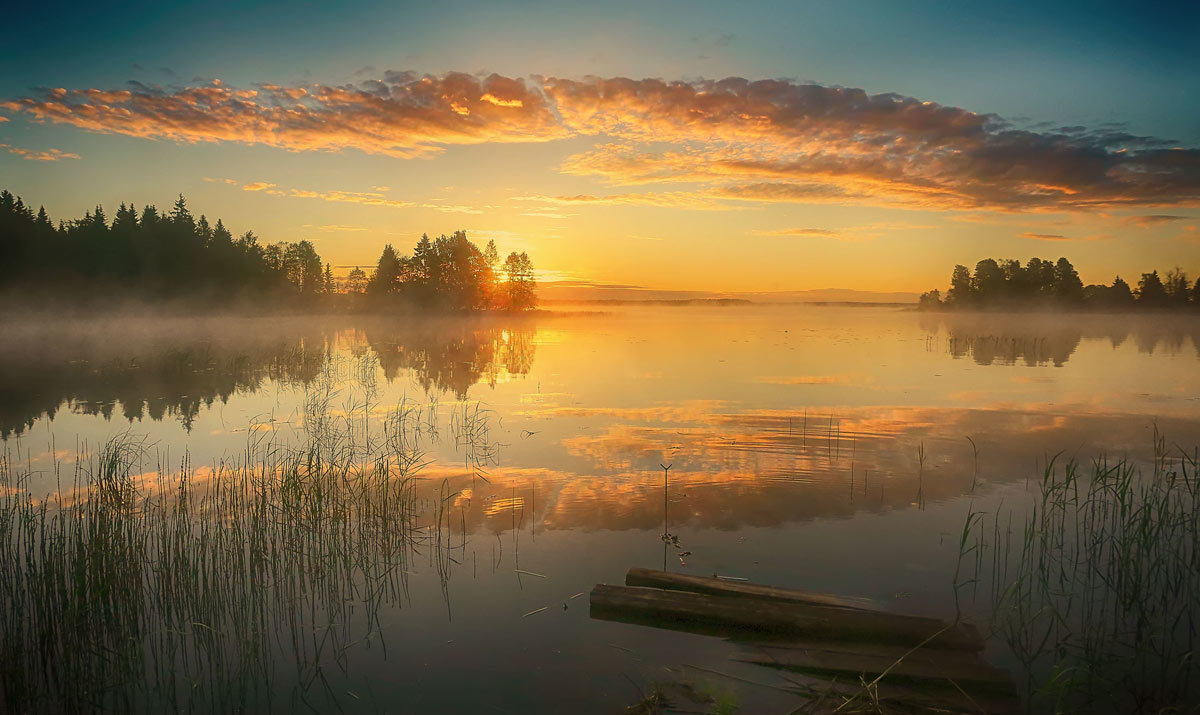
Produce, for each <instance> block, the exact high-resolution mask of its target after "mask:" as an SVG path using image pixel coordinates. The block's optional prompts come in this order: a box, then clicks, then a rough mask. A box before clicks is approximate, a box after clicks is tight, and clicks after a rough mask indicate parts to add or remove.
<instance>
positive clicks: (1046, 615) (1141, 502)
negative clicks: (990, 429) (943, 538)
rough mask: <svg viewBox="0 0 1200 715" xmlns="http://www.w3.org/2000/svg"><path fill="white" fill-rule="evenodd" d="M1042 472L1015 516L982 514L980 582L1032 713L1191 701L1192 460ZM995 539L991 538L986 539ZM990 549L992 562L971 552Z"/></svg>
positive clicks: (1194, 584)
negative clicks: (1025, 505)
mask: <svg viewBox="0 0 1200 715" xmlns="http://www.w3.org/2000/svg"><path fill="white" fill-rule="evenodd" d="M1154 440H1155V456H1154V462H1153V467H1152V468H1151V469H1150V470H1149V471H1148V472H1146V471H1143V470H1140V469H1138V468H1137V467H1135V466H1134V465H1133V464H1131V463H1129V462H1128V461H1125V460H1120V461H1116V462H1110V461H1108V460H1106V459H1100V460H1097V461H1095V462H1093V463H1092V464H1091V466H1090V468H1088V469H1085V468H1083V467H1081V466H1080V464H1079V463H1077V462H1075V461H1068V462H1066V463H1065V464H1062V465H1060V464H1058V463H1057V460H1054V459H1052V460H1050V461H1049V463H1048V464H1047V466H1046V468H1045V471H1044V474H1043V476H1042V479H1041V483H1040V485H1039V487H1038V490H1037V492H1036V494H1034V495H1033V496H1034V501H1033V504H1032V506H1031V508H1030V509H1029V511H1028V512H1027V513H1025V515H1024V522H1023V523H1022V522H1021V520H1020V516H1019V515H1017V516H1014V511H1013V510H1012V509H1011V508H1010V509H1009V510H1007V511H1001V512H998V513H996V514H993V515H989V516H991V519H990V522H991V523H990V525H989V524H988V523H987V521H989V519H987V518H986V517H983V518H981V516H980V514H979V513H972V514H971V515H969V516H968V520H967V525H966V528H965V531H964V543H965V542H966V540H967V539H968V536H967V535H965V532H966V531H975V532H976V537H975V538H976V539H977V543H978V546H979V547H980V548H979V550H977V551H975V552H974V555H975V556H976V557H977V558H975V559H973V560H974V562H975V569H976V574H975V577H976V581H975V583H976V584H977V585H979V586H981V589H980V592H981V593H983V594H985V596H986V597H987V600H988V604H989V605H990V608H991V612H992V626H993V634H994V635H996V636H998V637H999V638H1000V639H1001V640H1002V641H1003V643H1004V644H1006V645H1007V647H1008V648H1009V649H1010V650H1011V652H1012V654H1013V655H1014V656H1015V658H1016V659H1017V660H1018V661H1019V663H1020V665H1021V669H1022V671H1023V673H1022V676H1023V679H1024V683H1025V686H1026V696H1027V702H1028V705H1029V708H1030V709H1031V710H1036V711H1055V712H1064V711H1076V712H1079V711H1099V712H1160V711H1162V710H1164V709H1168V708H1172V707H1175V706H1184V705H1188V704H1189V703H1196V702H1200V662H1197V659H1196V654H1195V648H1196V646H1197V645H1200V511H1198V508H1200V472H1198V467H1200V460H1198V458H1197V454H1196V453H1192V454H1188V453H1186V452H1184V451H1182V450H1179V451H1178V452H1177V453H1175V454H1169V453H1168V451H1167V449H1166V447H1165V441H1164V440H1163V439H1162V437H1161V436H1160V435H1159V434H1158V433H1157V430H1156V431H1155V438H1154ZM988 541H990V542H991V543H990V544H989V543H987V542H988ZM985 546H986V547H989V548H990V551H991V555H990V564H989V563H988V559H987V558H982V557H980V554H981V553H982V550H983V547H985Z"/></svg>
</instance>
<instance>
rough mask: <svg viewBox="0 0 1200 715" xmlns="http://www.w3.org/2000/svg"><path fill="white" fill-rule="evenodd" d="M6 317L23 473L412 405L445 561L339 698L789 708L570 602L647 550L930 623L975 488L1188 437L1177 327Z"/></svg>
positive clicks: (1189, 367) (12, 423)
mask: <svg viewBox="0 0 1200 715" xmlns="http://www.w3.org/2000/svg"><path fill="white" fill-rule="evenodd" d="M4 333H5V345H4V347H2V348H0V434H3V435H4V440H5V441H4V445H3V446H4V449H5V450H6V452H7V454H8V459H9V460H10V462H12V463H17V464H23V465H25V469H26V470H28V471H29V472H30V473H31V474H32V476H31V478H30V480H29V482H28V484H27V485H26V487H27V488H28V489H29V490H30V491H32V492H34V493H35V494H37V495H44V494H50V493H52V492H54V491H55V490H56V489H58V488H59V487H60V486H61V484H62V481H63V479H64V476H63V475H64V474H67V475H69V474H70V472H71V465H72V463H73V460H75V459H76V455H77V454H79V453H80V452H85V453H86V452H88V451H94V449H95V448H96V446H97V445H100V444H102V443H103V442H104V441H106V440H108V439H110V438H112V437H113V436H114V435H118V434H121V433H126V432H128V433H130V434H131V435H134V436H136V438H137V439H138V440H139V441H140V443H141V444H142V445H143V449H144V455H145V456H144V465H143V467H142V469H143V471H145V472H153V471H155V470H157V469H158V468H159V465H162V464H167V465H170V464H175V463H177V462H178V461H179V460H180V459H181V458H182V457H183V455H185V454H186V455H187V456H188V457H189V458H190V460H191V463H192V465H194V466H196V467H197V468H199V469H203V468H204V466H205V465H210V466H215V465H218V464H219V463H221V461H222V460H229V459H232V458H235V457H236V456H237V455H239V454H242V453H244V452H245V451H246V447H247V444H248V443H255V444H260V443H261V442H262V441H263V440H277V441H279V442H280V443H281V444H286V443H289V442H295V441H299V440H302V439H303V438H304V436H305V434H306V430H307V429H311V427H312V425H311V424H306V419H311V415H312V414H313V413H312V406H313V405H314V404H315V403H320V404H322V405H324V406H325V408H326V410H327V413H328V414H329V415H332V417H333V418H334V419H339V418H340V419H342V420H347V421H354V424H355V425H356V426H355V429H361V430H363V432H364V433H372V430H379V429H381V428H382V422H383V420H384V419H385V417H386V415H387V414H388V412H389V411H394V410H395V409H396V408H397V406H402V408H403V409H414V410H420V411H422V414H424V415H426V422H425V423H426V424H427V425H428V426H429V429H428V431H427V433H426V434H425V436H424V438H423V442H422V445H423V449H424V450H425V454H426V461H427V462H428V464H427V466H426V467H425V468H424V469H423V470H422V471H421V473H420V477H421V481H420V482H419V484H418V494H419V496H420V498H421V502H420V504H421V511H420V514H419V518H420V519H424V520H426V522H428V523H432V521H433V519H434V518H435V517H434V515H435V512H436V503H437V501H438V496H437V495H438V493H439V489H442V488H443V484H445V487H444V488H446V489H447V490H448V493H450V494H452V495H453V497H452V499H451V502H450V504H451V506H450V509H451V512H452V513H453V514H454V515H455V516H454V518H452V519H447V523H448V524H449V525H450V526H449V528H450V530H451V531H453V532H454V534H455V537H454V538H455V541H454V544H455V547H454V548H455V552H454V559H453V561H452V562H451V564H452V565H451V566H450V567H449V574H448V578H446V577H447V574H445V573H439V569H437V568H435V567H434V563H433V559H432V557H430V559H429V562H428V563H421V562H420V560H418V563H417V564H416V566H415V567H414V569H413V573H412V574H411V577H410V583H409V588H408V592H407V594H406V595H405V597H404V598H402V599H400V600H398V601H397V602H396V603H394V604H388V605H387V606H386V607H385V608H384V609H383V610H382V612H381V614H380V619H381V620H380V624H381V625H380V627H379V629H378V632H377V633H374V634H372V635H371V637H370V638H367V639H364V640H363V641H361V642H359V643H357V644H356V645H353V646H350V647H347V648H346V649H345V650H344V657H342V658H336V659H330V661H329V663H327V664H326V666H327V667H326V668H325V670H326V671H327V672H328V678H327V679H328V680H329V682H330V685H329V688H328V692H325V693H323V694H321V693H317V694H313V695H312V697H313V698H314V699H315V702H320V699H319V698H320V697H336V698H337V699H338V701H339V702H340V703H341V705H342V706H343V707H346V708H347V709H349V710H383V711H392V712H429V711H431V710H437V709H459V710H464V711H473V712H488V711H494V712H528V711H545V712H561V711H564V709H566V708H567V707H568V706H570V707H571V708H572V709H573V710H576V711H595V712H613V711H614V710H619V709H620V708H621V707H624V706H625V705H628V704H630V703H632V702H634V701H636V700H637V699H638V698H639V697H640V696H641V694H643V692H644V691H645V690H646V689H647V688H648V687H649V686H650V684H651V683H653V682H655V681H658V680H663V679H667V678H677V677H682V676H681V675H680V673H689V676H688V677H691V678H693V679H695V680H696V681H698V682H701V683H703V684H706V687H709V686H710V687H713V688H716V689H729V690H733V691H736V697H737V698H738V700H739V702H740V703H741V704H742V705H743V707H745V708H747V709H749V710H753V708H754V707H758V706H762V707H766V706H768V705H770V706H771V707H785V706H786V704H787V703H788V702H789V701H788V700H787V697H786V696H782V695H781V694H780V693H778V692H777V691H773V690H771V689H769V688H755V687H753V686H747V685H746V684H744V683H739V682H737V681H732V680H729V679H725V678H722V677H721V676H718V675H714V674H712V673H710V672H708V670H701V669H709V670H717V671H721V672H725V673H730V674H740V675H742V676H744V677H749V678H751V679H757V680H761V681H764V682H773V678H775V676H774V675H772V674H771V673H766V672H761V671H759V670H758V669H755V668H753V667H752V666H741V665H739V664H736V663H731V662H729V661H728V656H729V654H730V649H729V646H728V645H726V644H724V643H723V642H721V641H717V640H715V639H710V638H705V637H702V636H694V635H685V634H680V633H673V632H669V631H659V630H654V629H649V628H644V627H639V626H632V625H625V624H617V623H610V622H604V621H597V620H592V619H590V618H589V615H588V608H587V597H586V592H587V591H589V590H590V589H591V587H592V586H593V585H594V584H596V583H597V582H609V583H619V582H622V580H623V576H624V573H625V571H626V570H627V569H628V568H630V567H632V566H646V567H656V568H664V567H665V568H668V569H670V570H675V571H681V572H685V573H692V574H698V575H712V574H720V575H725V576H733V577H738V578H746V579H750V580H753V581H759V582H763V583H771V584H777V585H781V586H794V587H802V588H808V589H813V590H820V591H829V592H834V593H841V594H847V595H855V596H865V597H868V598H872V599H875V600H876V601H878V602H879V603H881V604H882V605H884V606H886V607H889V608H894V609H897V610H902V611H908V612H913V613H921V614H927V615H934V616H939V617H949V616H952V615H953V613H954V608H955V605H954V600H955V599H954V595H955V594H954V589H953V588H952V587H951V581H952V578H953V573H954V569H955V564H956V560H957V554H958V548H959V546H958V542H957V534H958V532H959V530H960V529H961V525H962V522H963V519H964V517H965V515H966V513H967V510H968V509H969V508H975V509H988V508H994V507H995V506H996V505H997V503H998V502H999V501H1000V500H1008V502H1009V503H1018V502H1020V500H1021V499H1022V498H1023V495H1025V494H1026V493H1027V491H1026V489H1027V483H1028V481H1029V480H1030V479H1031V478H1037V477H1038V476H1040V474H1041V472H1042V470H1043V468H1044V465H1045V464H1046V462H1047V460H1048V459H1050V458H1053V457H1055V456H1056V455H1057V458H1058V459H1068V458H1078V459H1081V460H1088V459H1093V458H1100V457H1102V456H1109V457H1113V458H1119V457H1125V458H1129V459H1131V460H1133V461H1136V462H1139V463H1148V462H1149V461H1150V460H1151V459H1152V458H1153V450H1152V434H1153V431H1154V429H1156V428H1157V429H1158V430H1159V431H1160V432H1161V433H1163V434H1165V435H1166V436H1167V438H1168V440H1169V441H1170V442H1171V443H1178V444H1180V445H1195V444H1200V369H1198V368H1200V320H1198V319H1197V318H1195V317H1179V316H1174V317H1172V316H1164V317H1148V316H1144V315H1142V316H1097V315H1083V316H1079V315H1076V316H1028V315H973V316H958V315H932V314H920V313H916V312H912V311H907V310H899V309H895V308H851V307H832V306H810V307H803V306H793V307H653V308H644V307H616V308H612V309H608V310H606V311H605V312H603V313H598V312H592V313H587V312H578V313H571V314H567V313H561V314H557V315H538V316H532V317H523V318H510V319H504V318H452V319H439V320H436V321H414V320H395V321H392V320H386V319H370V320H363V319H349V318H337V317H330V318H312V319H306V318H287V319H277V318H272V319H265V318H260V319H251V318H210V319H204V320H179V319H175V320H167V319H141V320H133V319H122V320H116V319H113V320H104V321H90V322H88V323H82V322H79V323H69V324H62V325H49V326H47V325H46V324H44V322H43V323H38V324H33V323H29V322H16V323H10V324H9V325H7V326H6V327H5V330H4ZM468 423H469V424H470V429H471V431H472V439H471V440H465V439H464V438H463V432H464V425H466V424H468ZM347 424H349V422H347ZM968 438H969V439H968ZM468 442H469V444H468ZM664 466H669V467H670V471H669V473H668V477H669V479H668V480H667V484H666V493H665V499H664V469H663V467H664ZM664 530H665V531H667V532H668V533H669V534H671V535H673V536H674V537H676V538H677V540H678V546H676V545H675V544H674V543H671V544H667V543H665V542H664V540H663V538H662V534H663V532H664ZM688 552H690V553H688ZM443 582H444V585H445V588H443ZM580 593H583V594H584V595H583V596H579V595H578V594H580ZM966 595H967V596H968V598H967V603H965V604H964V607H965V608H966V609H967V610H968V611H969V610H970V603H969V594H966ZM962 596H963V594H960V601H962V598H961V597H962ZM543 608H544V610H540V609H543ZM994 655H995V657H996V658H997V659H999V660H1000V661H1001V662H1003V658H1004V656H1003V654H1002V653H996V654H994ZM685 666H697V667H698V668H700V669H693V670H690V671H689V670H688V669H687V667H685ZM664 668H669V669H671V670H670V671H666V670H664ZM294 686H295V684H294V683H286V682H285V683H281V685H280V688H281V697H288V696H287V695H286V692H287V691H289V689H294ZM322 687H324V686H322ZM347 692H350V693H352V696H346V693H347ZM283 702H286V701H283Z"/></svg>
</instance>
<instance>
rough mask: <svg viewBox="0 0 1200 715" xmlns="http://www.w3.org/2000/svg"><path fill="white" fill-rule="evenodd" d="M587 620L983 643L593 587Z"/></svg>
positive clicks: (961, 627)
mask: <svg viewBox="0 0 1200 715" xmlns="http://www.w3.org/2000/svg"><path fill="white" fill-rule="evenodd" d="M591 606H592V616H593V617H595V618H602V619H605V620H615V621H626V622H634V623H640V624H643V625H652V626H657V627H662V628H673V629H675V630H697V629H696V628H687V627H685V628H678V627H677V626H678V625H680V624H682V625H685V626H687V625H692V626H695V625H699V626H700V627H701V628H700V630H702V631H703V630H706V629H710V628H714V627H715V629H716V630H718V631H719V630H721V629H726V628H731V629H737V630H741V631H751V632H756V633H760V634H767V635H772V636H785V635H786V636H790V637H799V638H805V639H809V640H837V641H868V642H873V643H891V644H895V645H905V646H915V645H918V644H921V643H922V642H925V641H926V640H928V643H926V647H928V648H947V649H961V650H982V648H983V640H982V639H981V638H980V636H979V633H978V631H976V630H975V628H973V627H972V626H970V625H968V624H962V623H960V624H953V625H947V624H946V623H944V622H942V621H938V620H936V619H932V618H921V617H918V616H904V615H898V614H894V613H883V612H880V611H867V610H857V609H848V608H844V607H836V606H826V605H816V604H807V603H783V602H775V601H768V600H763V599H750V598H743V597H736V596H714V595H709V594H701V593H691V592H688V591H667V590H663V589H658V588H645V587H635V586H611V585H608V584H597V585H596V587H595V588H594V589H592V593H591Z"/></svg>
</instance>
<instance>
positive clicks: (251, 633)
mask: <svg viewBox="0 0 1200 715" xmlns="http://www.w3.org/2000/svg"><path fill="white" fill-rule="evenodd" d="M333 397H334V395H333V394H332V393H330V392H326V393H325V394H323V395H312V396H310V399H309V401H308V402H307V403H306V406H305V430H306V432H305V435H304V437H303V438H302V439H301V440H299V443H298V444H286V443H283V442H280V441H276V440H270V439H267V438H266V437H264V436H263V435H264V434H265V433H262V432H256V431H254V430H251V432H250V437H249V439H248V442H247V445H246V448H245V452H244V453H243V454H240V455H238V456H237V457H236V458H233V459H229V460H225V461H223V462H221V463H219V464H217V465H215V466H214V467H213V468H212V469H211V470H199V469H195V468H193V467H192V465H191V464H190V463H189V462H188V460H187V458H186V457H185V458H184V460H183V461H182V462H181V463H179V464H178V466H175V467H171V466H168V465H165V464H158V465H157V469H155V470H153V471H149V472H145V473H144V474H141V467H140V465H139V462H140V461H141V459H142V458H143V457H142V455H143V454H144V450H143V449H142V448H141V445H139V444H137V443H136V442H135V441H133V440H132V439H131V438H129V437H128V436H121V437H117V438H115V439H113V440H112V441H110V442H109V443H108V444H106V445H104V447H103V448H102V449H100V450H99V451H98V453H97V454H95V455H85V456H84V457H83V458H81V459H79V460H77V462H76V469H75V474H74V479H73V481H74V484H73V488H72V487H69V488H68V489H66V490H60V491H59V492H58V493H57V494H56V495H55V496H53V497H51V498H49V499H43V500H39V499H36V498H34V497H33V496H32V495H31V494H30V492H29V491H28V490H27V489H28V486H29V483H28V482H29V478H30V472H29V471H28V470H27V469H25V470H23V469H22V468H21V467H19V466H18V465H16V464H13V463H12V462H11V461H10V460H9V459H8V457H7V456H6V457H5V458H3V459H2V460H0V709H4V710H7V711H14V712H19V711H39V712H46V711H83V710H88V711H90V710H96V709H117V710H121V711H129V710H140V711H147V712H158V711H162V710H164V709H171V710H219V711H234V710H238V711H247V710H248V711H260V710H265V709H283V710H295V709H300V708H302V707H304V706H305V705H307V706H309V707H311V708H314V709H316V710H326V709H329V708H330V707H332V705H333V704H334V703H335V701H336V700H339V699H341V700H344V698H343V697H342V696H343V695H344V694H345V693H343V692H338V693H334V692H333V691H332V689H331V686H330V685H329V680H328V678H327V677H326V674H327V672H333V670H334V669H341V670H343V671H345V670H346V668H347V650H348V649H349V648H350V646H352V645H355V644H362V643H364V642H365V643H366V644H381V645H382V646H383V647H384V648H386V644H385V643H382V638H381V633H380V628H379V621H378V614H379V611H380V608H381V607H383V606H401V605H403V602H404V601H405V599H406V598H407V589H408V575H409V563H410V561H412V560H414V557H416V556H417V555H423V554H424V553H425V552H426V551H427V550H429V549H435V548H437V545H436V544H435V543H434V542H433V541H432V539H431V535H430V533H429V532H428V530H427V529H421V528H419V527H418V526H417V524H416V514H417V506H416V499H415V496H414V479H415V475H416V473H417V471H418V470H419V469H420V468H421V466H422V464H423V463H424V462H423V457H422V454H421V449H420V445H419V437H418V434H419V432H420V431H421V429H422V427H421V422H420V421H421V420H424V419H425V417H424V416H423V415H422V412H423V411H422V410H420V409H417V408H413V407H405V406H403V405H402V406H401V407H400V408H399V409H397V410H394V411H392V412H390V413H388V414H387V416H386V417H385V418H384V419H383V420H382V423H381V429H382V435H381V436H376V437H375V438H373V439H369V438H367V435H365V434H364V432H365V430H363V429H362V427H361V424H362V422H363V421H364V420H365V416H362V418H361V419H360V418H358V417H355V416H354V415H347V416H344V417H343V419H342V420H341V422H340V426H339V422H338V420H337V419H336V418H335V417H334V416H333V415H334V411H332V410H330V409H329V404H330V401H331V400H332V399H333ZM368 405H369V402H368ZM356 425H358V426H357V427H356ZM426 429H427V426H426Z"/></svg>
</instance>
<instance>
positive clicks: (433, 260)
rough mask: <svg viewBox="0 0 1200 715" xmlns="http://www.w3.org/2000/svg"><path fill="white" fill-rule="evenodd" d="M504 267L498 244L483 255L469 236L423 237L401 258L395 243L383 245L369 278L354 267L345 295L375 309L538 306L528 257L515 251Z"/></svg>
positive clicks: (458, 233)
mask: <svg viewBox="0 0 1200 715" xmlns="http://www.w3.org/2000/svg"><path fill="white" fill-rule="evenodd" d="M499 262H500V255H499V253H498V252H497V250H496V242H495V241H488V242H487V246H486V247H485V248H484V249H483V250H480V249H479V247H478V246H476V245H475V244H474V243H472V242H471V241H470V240H468V239H467V232H466V231H455V232H454V233H453V234H451V235H449V236H445V235H442V236H438V237H437V238H436V239H433V240H430V238H429V236H428V235H422V236H421V239H420V240H419V241H417V244H416V246H414V247H413V252H412V255H411V256H401V255H399V254H398V253H396V249H394V248H393V247H392V245H391V244H390V243H389V244H388V245H386V246H384V247H383V253H382V254H380V256H379V262H378V263H377V264H376V266H375V270H374V271H373V272H372V273H371V275H370V276H368V275H367V274H366V272H365V271H363V270H362V269H361V268H358V267H355V268H354V269H353V270H352V271H350V275H349V276H347V280H346V291H347V292H348V293H351V294H357V295H361V296H363V297H365V298H366V301H367V302H368V303H369V304H375V305H380V304H387V303H389V302H397V301H399V302H402V303H408V304H414V305H419V306H424V307H432V308H439V309H444V310H457V311H472V310H496V309H505V310H524V309H526V308H532V307H534V306H535V305H536V304H537V284H536V281H535V279H534V275H533V262H532V261H530V259H529V255H528V254H527V253H525V252H524V251H522V252H521V253H517V252H515V251H514V252H512V253H510V254H508V258H506V259H505V260H504V263H503V264H500V265H498V264H499ZM501 275H503V278H504V280H503V281H501V280H500V277H501Z"/></svg>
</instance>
